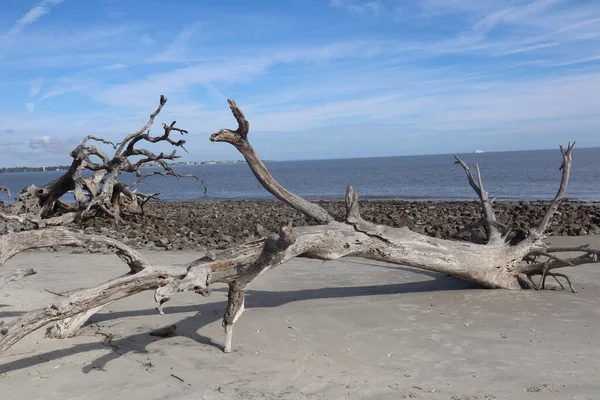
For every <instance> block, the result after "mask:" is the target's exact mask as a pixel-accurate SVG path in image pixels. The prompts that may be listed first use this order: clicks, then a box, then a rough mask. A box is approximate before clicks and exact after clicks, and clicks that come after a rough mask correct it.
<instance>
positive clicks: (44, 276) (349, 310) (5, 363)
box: [0, 236, 600, 400]
mask: <svg viewBox="0 0 600 400" xmlns="http://www.w3.org/2000/svg"><path fill="white" fill-rule="evenodd" d="M550 240H551V241H552V242H553V243H555V244H570V245H573V244H583V243H591V244H593V245H595V246H598V245H600V236H587V237H557V238H551V239H550ZM143 253H144V254H145V255H146V256H148V258H149V259H150V260H151V261H153V262H154V263H180V262H186V261H190V260H192V259H194V258H197V257H199V253H197V252H188V251H178V252H152V251H145V252H143ZM107 265H108V266H107ZM25 266H27V267H33V268H34V269H35V270H36V271H37V272H38V273H37V274H36V275H34V276H31V277H28V278H26V279H24V280H22V281H19V282H12V283H11V284H9V285H8V286H6V287H5V288H4V289H3V291H2V292H1V293H0V319H2V320H6V321H8V320H10V319H11V318H13V317H15V316H17V315H19V314H20V313H22V312H24V311H28V310H32V309H34V308H37V307H41V306H44V305H46V304H49V303H51V302H52V301H53V300H54V299H56V298H57V296H56V295H55V294H52V293H50V292H60V291H65V290H72V289H77V288H82V287H89V286H93V285H95V284H98V283H100V282H102V281H104V280H107V279H109V278H112V277H116V276H117V275H119V274H122V273H124V272H126V271H127V268H126V267H125V266H124V265H123V264H122V263H121V262H120V261H119V260H118V258H117V257H116V256H114V255H108V254H107V255H92V254H71V250H65V251H60V252H43V251H42V252H28V253H24V254H20V255H19V256H17V257H15V258H14V259H12V260H10V261H9V262H8V263H6V264H5V266H4V267H3V268H4V269H5V270H6V271H9V270H11V269H14V268H20V267H25ZM598 266H599V265H598V264H593V265H589V266H585V267H579V268H575V269H573V270H567V271H566V272H568V273H569V274H570V276H571V278H572V281H573V283H574V285H575V287H576V289H577V290H578V293H577V294H572V293H571V292H570V291H569V290H566V291H560V290H559V291H554V290H546V291H542V292H536V291H526V290H523V291H503V290H484V289H479V288H476V287H474V286H473V285H471V284H468V283H465V282H461V281H459V280H457V279H454V278H451V277H447V276H442V275H438V274H432V273H428V272H423V271H419V270H416V269H409V268H402V267H397V266H394V265H388V264H385V263H378V262H374V261H370V260H362V259H357V258H347V259H343V260H340V261H331V262H324V263H323V262H321V261H315V260H304V259H295V260H293V261H291V262H289V263H288V264H286V265H285V266H282V267H280V268H278V269H276V270H273V271H270V272H268V273H266V274H264V275H262V276H260V277H259V278H258V279H256V280H255V281H254V282H253V283H252V284H251V285H250V287H249V292H248V296H247V300H246V306H247V311H246V312H245V313H244V314H243V316H242V317H241V319H240V320H239V322H238V323H237V324H236V326H235V334H234V351H233V353H231V354H224V353H223V352H222V350H221V343H222V340H223V334H222V328H221V318H222V315H223V311H224V308H225V304H226V291H225V288H224V287H222V286H220V287H217V288H216V289H215V290H214V292H213V294H212V295H211V296H210V297H207V298H204V297H201V296H199V295H196V294H193V293H184V294H180V295H178V296H176V297H175V298H174V299H172V300H171V301H170V302H169V303H168V304H167V306H166V307H165V315H162V316H161V315H158V313H157V312H156V310H155V308H154V307H155V306H156V304H155V303H154V301H153V298H152V293H151V292H146V293H141V294H139V295H136V296H133V297H130V298H127V299H124V300H121V301H118V302H116V303H113V304H111V305H109V306H108V307H107V308H106V309H104V310H103V311H101V312H100V313H99V314H97V315H95V316H94V317H93V318H92V320H91V321H90V323H89V324H88V325H86V326H85V327H84V329H83V330H82V333H81V335H80V336H78V337H76V338H72V339H65V340H57V339H46V338H44V337H43V335H44V332H45V328H44V329H40V330H39V331H37V332H35V333H34V334H32V335H30V336H29V337H27V338H25V339H24V340H22V341H21V342H19V343H17V344H16V345H15V346H14V347H12V348H11V349H10V350H9V351H8V352H7V353H6V354H5V355H3V356H1V357H0V398H2V399H29V400H34V399H134V398H144V399H253V398H261V399H345V398H348V399H350V398H351V399H402V398H418V399H455V400H456V399H462V400H466V399H505V398H507V399H597V398H600V379H598V377H599V376H600V374H599V369H600V347H599V346H598V343H599V341H600V318H599V316H600V269H599V268H598ZM549 282H550V280H549ZM550 284H551V285H555V283H554V282H550ZM49 291H50V292H49ZM169 324H177V328H178V330H177V335H176V336H174V337H170V338H158V337H154V336H150V335H148V333H149V332H150V331H152V330H153V329H156V328H161V327H164V326H167V325H169Z"/></svg>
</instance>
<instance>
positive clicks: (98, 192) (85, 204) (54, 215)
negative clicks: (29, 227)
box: [0, 96, 206, 227]
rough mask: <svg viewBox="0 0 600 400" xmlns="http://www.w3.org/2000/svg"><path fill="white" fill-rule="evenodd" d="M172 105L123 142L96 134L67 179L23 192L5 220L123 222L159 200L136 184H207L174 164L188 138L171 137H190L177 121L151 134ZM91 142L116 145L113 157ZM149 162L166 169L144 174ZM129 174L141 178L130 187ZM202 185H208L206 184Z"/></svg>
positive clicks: (0, 212)
mask: <svg viewBox="0 0 600 400" xmlns="http://www.w3.org/2000/svg"><path fill="white" fill-rule="evenodd" d="M166 102H167V99H166V98H165V97H164V96H161V97H160V102H159V105H158V108H157V109H156V110H155V111H154V112H153V113H152V114H151V115H150V118H149V120H148V122H147V123H146V124H145V125H144V126H143V127H142V128H141V129H140V130H138V131H137V132H135V133H133V134H130V135H128V136H127V137H125V139H124V140H123V141H122V142H120V143H112V142H110V141H107V140H104V139H103V138H98V137H95V136H92V135H89V136H86V137H85V138H84V139H83V141H82V142H81V144H80V145H78V146H77V147H76V148H75V149H74V150H73V151H72V152H71V154H70V156H71V157H72V158H73V161H72V163H71V166H70V168H69V169H68V170H67V171H66V172H65V173H64V174H63V175H62V176H61V177H59V178H58V179H55V180H53V181H51V182H48V183H47V184H45V185H43V186H42V187H39V188H38V187H36V186H35V185H29V186H27V187H26V188H24V189H23V190H21V192H20V193H19V194H18V195H16V196H15V198H14V202H13V203H12V204H10V205H9V206H4V207H2V208H0V219H1V218H3V219H11V220H16V221H18V222H21V223H23V224H25V223H27V222H30V223H32V224H33V225H35V226H36V227H44V226H58V225H67V224H70V223H72V222H74V221H76V220H78V219H82V218H87V217H95V216H97V215H99V214H105V215H108V216H110V217H111V218H114V220H115V221H116V222H119V221H120V220H121V218H122V217H123V216H124V215H125V214H127V213H130V214H142V213H143V207H144V205H145V204H146V202H147V201H148V200H149V199H151V198H153V197H154V196H156V194H142V193H138V192H137V191H135V190H133V187H134V186H135V185H137V184H139V183H140V182H142V181H143V180H144V179H146V178H148V177H150V176H153V175H162V176H174V177H177V178H181V177H191V178H194V179H196V180H198V181H200V182H202V180H201V179H200V178H198V177H197V176H195V175H191V174H188V175H181V174H178V173H177V172H176V171H175V170H174V169H173V168H172V166H171V165H170V164H169V163H168V161H171V160H175V159H177V158H180V156H178V155H177V150H176V149H177V148H182V149H184V150H185V147H184V145H185V143H186V141H185V140H183V139H181V140H177V141H175V140H173V139H172V138H171V134H172V133H174V132H176V133H180V134H182V135H184V134H187V133H188V132H187V131H186V130H184V129H180V128H178V127H176V126H175V121H173V122H172V123H171V124H169V125H167V124H163V134H162V135H159V136H151V135H150V132H149V128H150V127H151V126H152V125H153V124H154V120H155V119H156V117H157V116H158V114H159V113H160V112H161V110H162V108H163V106H164V105H165V104H166ZM91 142H97V143H101V144H103V145H108V146H110V147H111V148H112V150H114V154H113V155H112V156H109V155H108V153H107V152H106V151H105V150H102V149H101V148H99V147H96V146H95V145H93V144H90V143H91ZM143 143H146V144H155V143H168V144H169V145H171V146H173V147H175V148H176V149H175V150H173V151H172V152H171V153H169V154H165V153H162V152H161V153H159V154H155V153H153V152H152V151H150V150H148V149H145V148H139V147H137V146H138V145H141V144H143ZM186 151H187V150H186ZM149 163H154V164H156V165H158V166H160V167H161V168H162V170H161V171H156V172H150V173H146V174H143V173H142V171H141V168H142V167H143V166H144V165H148V164H149ZM85 171H90V172H92V175H91V176H86V175H85V174H84V172H85ZM123 173H133V174H135V175H136V177H137V178H138V179H137V180H135V181H134V182H132V183H130V184H125V183H123V182H121V181H119V178H120V176H121V175H122V174H123ZM202 184H203V185H204V183H203V182H202ZM0 190H4V191H6V192H7V194H8V195H9V196H10V192H8V189H7V188H4V187H0ZM205 190H206V188H205ZM67 193H72V194H73V196H74V200H75V202H74V203H69V202H65V201H63V200H61V198H62V197H63V196H64V195H65V194H67ZM0 206H1V203H0Z"/></svg>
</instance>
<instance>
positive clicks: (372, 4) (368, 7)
mask: <svg viewBox="0 0 600 400" xmlns="http://www.w3.org/2000/svg"><path fill="white" fill-rule="evenodd" d="M329 5H330V6H331V7H337V8H342V9H344V10H346V11H349V12H352V13H356V14H364V13H367V12H370V13H372V14H375V15H377V14H379V13H380V12H381V10H382V5H381V3H380V2H379V1H352V0H331V1H330V2H329Z"/></svg>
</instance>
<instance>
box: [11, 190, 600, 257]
mask: <svg viewBox="0 0 600 400" xmlns="http://www.w3.org/2000/svg"><path fill="white" fill-rule="evenodd" d="M316 203H318V204H320V205H321V206H323V207H324V208H326V209H327V210H329V211H331V212H333V213H335V214H337V215H344V213H345V205H344V202H343V201H317V202H316ZM547 206H548V202H519V203H497V204H495V205H494V208H495V210H496V214H497V216H498V219H499V220H500V221H501V222H507V221H509V220H510V219H511V218H512V219H513V222H514V226H515V227H518V228H526V227H529V226H533V225H535V224H537V223H538V222H539V221H540V220H541V219H542V217H543V215H544V213H545V212H546V209H547ZM360 208H361V213H362V216H363V218H365V219H366V220H368V221H372V222H375V223H377V224H383V225H388V226H393V227H401V226H407V227H409V228H410V229H411V230H413V231H415V232H419V233H422V234H426V235H429V236H433V237H440V238H450V237H452V236H453V235H455V234H456V233H457V232H459V231H460V230H461V229H463V228H464V227H465V226H466V225H469V224H471V223H473V222H475V221H477V220H479V219H480V218H481V206H480V204H479V202H477V201H471V202H443V201H427V202H416V201H413V202H411V201H394V200H363V201H360ZM146 213H147V215H145V216H135V217H128V218H127V219H126V220H125V221H124V223H122V224H120V225H118V226H116V225H114V223H113V221H111V220H110V219H107V218H97V219H92V220H88V221H85V222H82V223H80V224H79V225H78V226H75V227H76V228H79V229H83V230H84V231H85V232H86V233H96V234H101V235H104V236H108V237H112V238H115V239H119V240H121V241H123V242H125V243H127V244H129V245H130V246H132V247H134V248H145V249H162V250H201V251H202V250H206V249H214V248H225V247H228V246H232V245H235V244H240V243H244V242H249V241H252V240H256V239H258V238H260V237H263V236H265V235H268V234H269V233H271V232H276V231H278V229H279V227H280V226H281V225H283V224H284V223H286V222H287V221H290V220H291V221H292V222H293V224H294V225H295V226H304V225H314V224H315V222H314V221H312V220H309V219H308V218H306V217H305V216H304V215H302V214H301V213H299V212H298V211H296V210H293V209H291V208H290V207H288V206H287V205H285V204H284V203H282V202H279V201H268V200H235V201H221V202H211V203H207V202H164V201H154V202H151V203H149V204H148V205H146ZM22 229H23V228H22V227H20V226H19V225H18V224H16V223H14V222H1V223H0V234H5V233H7V232H9V231H15V230H22ZM480 233H481V234H483V231H480ZM548 234H549V235H557V236H582V235H589V234H592V235H593V234H600V204H596V203H589V204H587V203H574V202H573V203H564V204H562V205H561V207H560V208H559V210H558V213H557V214H556V215H555V217H554V219H553V222H552V225H551V226H550V228H549V229H548ZM468 235H469V234H468V233H467V234H464V236H465V237H468ZM461 236H463V235H461ZM459 238H460V237H459ZM106 250H107V249H106V248H104V247H103V246H99V247H96V246H95V245H92V247H89V248H87V249H84V250H76V251H91V252H104V251H106Z"/></svg>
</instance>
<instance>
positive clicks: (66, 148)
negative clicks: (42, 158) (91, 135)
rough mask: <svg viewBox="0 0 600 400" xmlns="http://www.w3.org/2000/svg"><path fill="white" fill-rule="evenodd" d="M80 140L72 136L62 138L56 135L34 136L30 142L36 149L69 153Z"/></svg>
mask: <svg viewBox="0 0 600 400" xmlns="http://www.w3.org/2000/svg"><path fill="white" fill-rule="evenodd" d="M78 144H79V142H78V141H77V140H75V139H72V138H62V137H56V136H49V135H46V136H40V137H33V138H32V139H31V141H30V142H29V147H30V148H31V149H34V150H43V151H46V152H50V153H56V154H69V153H70V152H71V151H72V150H73V149H74V148H75V146H77V145H78Z"/></svg>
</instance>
